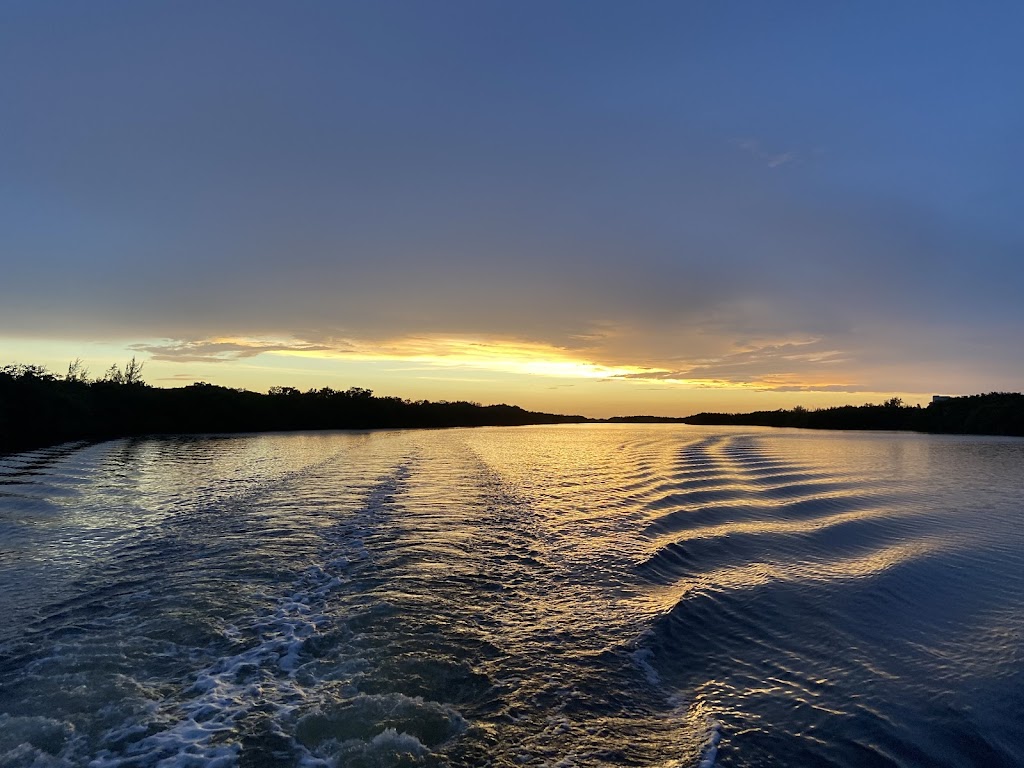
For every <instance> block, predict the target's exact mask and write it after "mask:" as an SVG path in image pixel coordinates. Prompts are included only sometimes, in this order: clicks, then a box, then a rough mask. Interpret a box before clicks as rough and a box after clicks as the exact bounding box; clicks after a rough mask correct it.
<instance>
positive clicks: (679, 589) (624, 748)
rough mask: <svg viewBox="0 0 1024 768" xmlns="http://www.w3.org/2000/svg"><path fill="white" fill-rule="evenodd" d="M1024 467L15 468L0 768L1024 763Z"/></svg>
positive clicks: (996, 452) (741, 450)
mask: <svg viewBox="0 0 1024 768" xmlns="http://www.w3.org/2000/svg"><path fill="white" fill-rule="evenodd" d="M1022 469H1024V440H1014V439H999V438H974V437H969V438H968V437H939V436H924V435H909V434H886V433H864V434H855V433H813V432H798V431H784V430H780V431H771V430H762V429H742V428H695V427H687V426H674V425H650V426H647V425H573V426H551V427H536V428H512V429H508V428H506V429H476V430H438V431H395V432H376V433H323V434H286V435H255V436H252V435H247V436H235V437H217V438H213V437H211V438H179V439H171V438H167V439H154V440H141V441H118V442H110V443H104V444H101V445H91V446H62V447H60V448H55V449H50V450H44V451H36V452H33V453H27V454H21V455H18V456H11V457H6V458H0V616H2V617H3V621H2V622H0V766H62V765H73V766H92V767H94V768H107V767H108V766H110V767H113V766H140V767H141V766H161V767H162V768H171V767H172V766H236V765H237V766H271V765H272V766H278V765H280V766H296V765H297V766H326V765H341V766H419V765H424V766H440V765H453V766H485V765H490V766H523V765H525V766H542V765H544V766H611V765H615V766H712V765H717V766H776V765H784V766H797V765H799V766H957V767H961V766H985V767H986V768H991V767H992V766H1020V765H1024V726H1022V723H1024V651H1022V648H1024V642H1022V641H1024V546H1022V545H1024V471H1022Z"/></svg>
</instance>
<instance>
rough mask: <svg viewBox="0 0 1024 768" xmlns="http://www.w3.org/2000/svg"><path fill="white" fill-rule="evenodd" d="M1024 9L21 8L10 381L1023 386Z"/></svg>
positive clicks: (2, 251)
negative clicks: (111, 373)
mask: <svg viewBox="0 0 1024 768" xmlns="http://www.w3.org/2000/svg"><path fill="white" fill-rule="evenodd" d="M1021 29H1024V4H1020V3H1017V2H1005V3H1004V2H981V3H962V2H955V3H954V2H941V1H935V0H929V1H928V2H914V1H913V0H905V1H904V2H898V3H893V2H888V1H886V2H873V1H872V0H865V1H864V2H857V3H821V2H784V1H780V2H770V3H769V2H710V0H705V1H703V2H700V1H697V0H692V1H687V2H683V1H677V0H674V1H673V2H658V1H657V0H645V2H642V3H635V2H617V3H609V2H602V1H601V0H577V1H576V2H565V1H562V0H543V1H541V0H537V1H532V0H522V1H520V2H512V1H511V0H506V1H500V0H494V1H488V2H480V0H466V1H465V2H454V1H449V0H438V1H437V2H422V1H417V2H411V1H410V2H392V1H390V0H374V1H373V2H369V1H361V2H340V1H339V2H294V3H292V2H276V3H268V2H260V1H259V0H246V2H231V1H230V0H224V1H223V2H216V3H209V2H198V1H194V2H188V1H186V2H175V3H158V2H138V1H137V0H130V1H125V2H115V1H112V0H111V1H106V0H100V1H99V2H95V3H80V2H45V1H43V2H40V1H39V0H24V1H23V0H4V1H3V2H0V364H3V363H7V362H23V363H37V364H44V365H47V366H49V367H50V368H51V369H53V370H55V371H58V372H59V371H62V370H64V369H66V367H67V364H68V362H69V361H70V360H72V359H74V358H81V359H82V360H83V361H84V363H85V364H86V365H87V366H89V367H90V369H91V371H92V373H93V374H100V373H102V371H103V370H104V369H105V368H107V367H108V366H109V365H110V364H112V363H123V362H124V361H126V360H127V359H129V358H130V357H132V356H135V357H137V358H138V359H139V360H141V361H143V362H144V365H145V367H144V371H143V373H144V376H145V378H146V380H147V381H148V382H149V383H150V384H153V385H157V386H180V385H183V384H187V383H190V382H193V381H207V382H211V383H215V384H222V385H225V386H232V387H245V388H248V389H254V390H263V391H265V390H266V389H267V388H268V387H270V386H274V385H281V386H297V387H299V388H300V389H308V388H320V387H326V386H329V387H332V388H335V389H345V388H348V387H350V386H359V387H367V388H370V389H373V390H374V391H375V392H376V393H377V394H384V395H397V396H401V397H408V398H411V399H421V398H428V399H453V400H454V399H468V400H473V401H477V402H483V403H493V402H510V403H516V404H519V405H522V406H524V407H528V408H533V409H539V410H547V411H555V412H561V413H581V414H584V415H590V416H610V415H623V414H640V413H650V414H657V415H676V416H680V415H687V414H690V413H694V412H697V411H702V410H727V411H744V410H753V409H772V408H779V407H791V406H793V405H797V404H799V405H803V406H805V407H820V406H828V405H835V404H842V403H856V404H859V403H863V402H880V401H881V400H882V399H885V398H888V397H890V396H900V397H903V398H904V400H906V401H907V402H927V401H928V400H929V399H930V398H931V395H932V394H970V393H975V392H987V391H994V390H1000V391H1003V390H1012V391H1020V390H1021V389H1022V388H1024V387H1022V383H1024V344H1022V341H1021V340H1022V339H1024V302H1022V301H1021V293H1022V290H1021V289H1022V287H1024V216H1021V211H1022V210H1024V181H1022V171H1024V88H1022V87H1021V84H1022V82H1024V46H1022V45H1021V44H1020V30H1021Z"/></svg>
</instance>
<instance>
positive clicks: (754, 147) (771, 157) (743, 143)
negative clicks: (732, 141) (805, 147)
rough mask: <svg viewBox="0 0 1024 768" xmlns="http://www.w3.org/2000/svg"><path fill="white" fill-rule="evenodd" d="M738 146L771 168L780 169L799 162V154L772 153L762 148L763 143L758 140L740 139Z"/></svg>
mask: <svg viewBox="0 0 1024 768" xmlns="http://www.w3.org/2000/svg"><path fill="white" fill-rule="evenodd" d="M736 146H737V147H739V148H740V149H742V150H743V151H744V152H747V153H749V154H751V155H753V156H754V157H756V158H757V159H759V160H763V161H764V163H765V164H766V165H767V166H768V167H769V168H779V167H780V166H783V165H785V164H786V163H791V162H795V161H797V160H798V156H797V153H796V152H794V151H792V150H790V151H787V152H771V151H767V150H765V149H763V148H762V146H761V142H760V141H758V140H757V139H740V140H739V141H737V142H736Z"/></svg>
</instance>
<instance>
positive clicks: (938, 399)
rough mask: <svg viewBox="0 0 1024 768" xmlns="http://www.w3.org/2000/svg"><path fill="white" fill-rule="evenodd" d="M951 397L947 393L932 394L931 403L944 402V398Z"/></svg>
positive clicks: (949, 398) (948, 398)
mask: <svg viewBox="0 0 1024 768" xmlns="http://www.w3.org/2000/svg"><path fill="white" fill-rule="evenodd" d="M952 399H953V398H952V397H950V396H949V395H932V402H933V403H944V402H945V401H946V400H952Z"/></svg>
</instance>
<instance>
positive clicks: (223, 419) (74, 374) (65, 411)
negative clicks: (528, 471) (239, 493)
mask: <svg viewBox="0 0 1024 768" xmlns="http://www.w3.org/2000/svg"><path fill="white" fill-rule="evenodd" d="M584 421H588V419H586V418H584V417H582V416H559V415H555V414H550V413H535V412H532V411H527V410H524V409H522V408H520V407H518V406H515V405H486V406H485V405H480V404H478V403H470V402H464V401H457V402H449V401H440V402H430V401H427V400H417V401H412V400H403V399H401V398H397V397H377V396H375V395H374V394H373V392H371V391H370V390H368V389H363V388H360V387H352V388H350V389H346V390H334V389H331V388H330V387H324V388H322V389H311V390H308V391H306V392H300V391H299V390H298V389H295V388H293V387H273V388H271V390H270V392H269V393H268V394H262V393H259V392H250V391H248V390H242V389H231V388H228V387H221V386H216V385H213V384H206V383H198V384H192V385H189V386H185V387H177V388H172V389H165V388H158V387H152V386H149V385H148V384H146V383H145V382H144V381H143V379H142V365H141V364H140V363H137V362H136V361H135V360H134V359H133V360H131V361H130V362H129V363H128V364H127V365H125V367H124V368H120V367H119V366H113V367H112V368H110V369H109V370H107V371H106V372H105V373H104V375H103V376H101V377H99V378H96V379H90V378H89V377H88V375H87V373H86V371H85V370H84V368H83V367H82V366H81V364H80V363H79V362H78V361H75V362H73V363H72V364H71V365H70V366H69V368H68V373H67V374H66V375H56V374H54V373H51V372H50V371H48V370H46V369H45V368H43V367H41V366H35V365H8V366H5V367H3V368H0V452H11V451H17V450H27V449H30V448H35V447H41V446H45V445H53V444H56V443H61V442H65V441H69V440H99V439H107V438H112V437H130V436H136V435H150V434H182V433H203V432H265V431H282V430H289V431H290V430H306V429H370V428H389V427H469V426H520V425H525V424H563V423H577V422H584Z"/></svg>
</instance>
